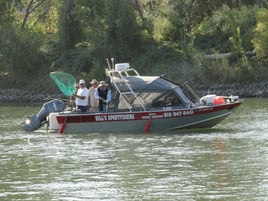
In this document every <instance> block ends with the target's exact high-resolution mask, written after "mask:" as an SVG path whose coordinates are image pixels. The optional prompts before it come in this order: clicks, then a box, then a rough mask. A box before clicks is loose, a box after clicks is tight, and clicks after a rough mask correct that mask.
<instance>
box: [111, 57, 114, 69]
mask: <svg viewBox="0 0 268 201" xmlns="http://www.w3.org/2000/svg"><path fill="white" fill-rule="evenodd" d="M111 60H112V67H113V69H114V58H111Z"/></svg>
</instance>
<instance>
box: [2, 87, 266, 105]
mask: <svg viewBox="0 0 268 201" xmlns="http://www.w3.org/2000/svg"><path fill="white" fill-rule="evenodd" d="M193 88H194V89H195V90H196V91H197V93H198V94H199V95H200V96H204V95H206V94H217V95H226V96H230V95H238V96H239V97H241V98H253V97H259V98H267V97H268V82H261V83H243V84H241V83H233V84H215V85H210V86H206V85H197V86H194V87H193ZM52 99H63V100H64V99H65V100H68V97H66V96H64V95H63V94H61V93H58V94H55V93H49V92H42V93H40V92H34V91H27V90H19V89H2V90H0V103H1V104H29V105H33V104H40V103H44V102H47V101H49V100H52Z"/></svg>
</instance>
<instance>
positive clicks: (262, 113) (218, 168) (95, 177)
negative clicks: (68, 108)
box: [0, 99, 268, 201]
mask: <svg viewBox="0 0 268 201" xmlns="http://www.w3.org/2000/svg"><path fill="white" fill-rule="evenodd" d="M39 109H40V107H26V106H12V107H11V106H0V127H1V129H0V139H1V141H0V165H1V166H0V200H1V201H13V200H33V201H39V200H47V201H50V200H55V201H56V200H57V201H58V200H63V201H80V200H81V201H82V200H97V201H98V200H102V201H104V200H107V201H108V200H109V201H121V200H122V201H125V200H129V201H133V200H148V201H149V200H150V201H154V200H155V201H156V200H163V201H166V200H170V201H174V200H187V201H191V200H200V201H203V200H204V201H206V200H221V201H222V200H228V201H229V200H233V201H237V200H250V201H253V200H268V100H267V99H246V100H245V102H244V103H243V104H242V105H241V107H240V108H238V109H237V110H236V112H235V113H234V114H233V115H232V116H230V117H228V118H227V119H226V120H224V121H223V122H222V123H220V124H219V125H217V126H216V127H215V128H212V129H206V130H187V131H185V130H184V131H176V132H172V133H168V132H165V133H162V134H154V133H150V134H144V133H140V134H131V133H127V134H112V133H111V134H96V133H95V134H86V135H79V134H73V135H58V134H48V133H45V132H33V133H26V132H24V131H22V129H21V122H23V121H24V119H25V118H26V117H27V116H28V115H29V114H32V113H37V112H38V111H39Z"/></svg>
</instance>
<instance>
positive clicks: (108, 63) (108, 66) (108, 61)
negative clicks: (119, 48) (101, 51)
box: [106, 58, 111, 70]
mask: <svg viewBox="0 0 268 201" xmlns="http://www.w3.org/2000/svg"><path fill="white" fill-rule="evenodd" d="M106 61H107V64H108V67H109V70H111V66H110V62H109V59H108V58H106Z"/></svg>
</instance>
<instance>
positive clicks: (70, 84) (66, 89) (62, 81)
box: [50, 72, 76, 96]
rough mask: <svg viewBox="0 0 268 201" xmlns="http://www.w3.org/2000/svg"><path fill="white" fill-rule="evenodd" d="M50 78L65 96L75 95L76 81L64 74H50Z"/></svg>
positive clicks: (69, 75)
mask: <svg viewBox="0 0 268 201" xmlns="http://www.w3.org/2000/svg"><path fill="white" fill-rule="evenodd" d="M50 77H51V78H52V79H53V80H54V81H55V83H56V85H57V86H58V88H59V89H60V90H61V92H62V93H63V94H64V95H66V96H71V95H72V94H74V93H75V91H76V88H75V85H76V80H75V78H74V77H73V76H72V75H71V74H69V73H64V72H51V73H50Z"/></svg>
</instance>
